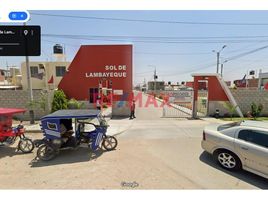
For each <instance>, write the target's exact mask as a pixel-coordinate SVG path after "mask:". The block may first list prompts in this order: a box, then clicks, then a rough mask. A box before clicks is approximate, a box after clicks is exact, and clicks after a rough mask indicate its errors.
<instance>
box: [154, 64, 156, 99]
mask: <svg viewBox="0 0 268 200" xmlns="http://www.w3.org/2000/svg"><path fill="white" fill-rule="evenodd" d="M154 94H155V95H156V67H155V68H154Z"/></svg>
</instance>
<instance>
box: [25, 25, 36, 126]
mask: <svg viewBox="0 0 268 200" xmlns="http://www.w3.org/2000/svg"><path fill="white" fill-rule="evenodd" d="M23 25H24V26H26V23H25V22H24V23H23ZM22 34H25V33H22ZM24 38H25V65H26V70H27V83H28V91H29V99H30V102H31V104H32V103H33V89H32V80H31V69H30V64H29V56H28V40H27V35H26V34H25V35H24ZM29 112H30V123H31V124H34V111H33V110H32V108H31V109H30V111H29Z"/></svg>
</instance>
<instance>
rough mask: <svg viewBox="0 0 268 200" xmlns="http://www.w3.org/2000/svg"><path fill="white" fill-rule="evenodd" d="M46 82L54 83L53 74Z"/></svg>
mask: <svg viewBox="0 0 268 200" xmlns="http://www.w3.org/2000/svg"><path fill="white" fill-rule="evenodd" d="M47 83H51V84H52V83H54V78H53V75H52V76H51V78H50V79H49V81H48V82H47Z"/></svg>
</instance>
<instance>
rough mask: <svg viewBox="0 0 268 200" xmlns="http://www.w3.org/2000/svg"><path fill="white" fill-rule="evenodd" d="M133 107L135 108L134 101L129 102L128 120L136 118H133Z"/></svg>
mask: <svg viewBox="0 0 268 200" xmlns="http://www.w3.org/2000/svg"><path fill="white" fill-rule="evenodd" d="M135 107H136V105H135V101H134V100H133V101H132V102H131V105H130V117H129V119H133V118H136V116H135Z"/></svg>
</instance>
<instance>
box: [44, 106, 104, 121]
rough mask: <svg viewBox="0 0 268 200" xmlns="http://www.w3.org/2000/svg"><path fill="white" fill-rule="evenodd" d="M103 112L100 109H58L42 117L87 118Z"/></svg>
mask: <svg viewBox="0 0 268 200" xmlns="http://www.w3.org/2000/svg"><path fill="white" fill-rule="evenodd" d="M100 114H101V112H100V110H93V109H92V110H90V109H89V110H79V109H76V110H58V111H56V112H54V113H51V114H49V115H46V116H44V117H42V118H41V120H43V119H71V118H75V119H86V118H95V117H98V116H99V115H100Z"/></svg>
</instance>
